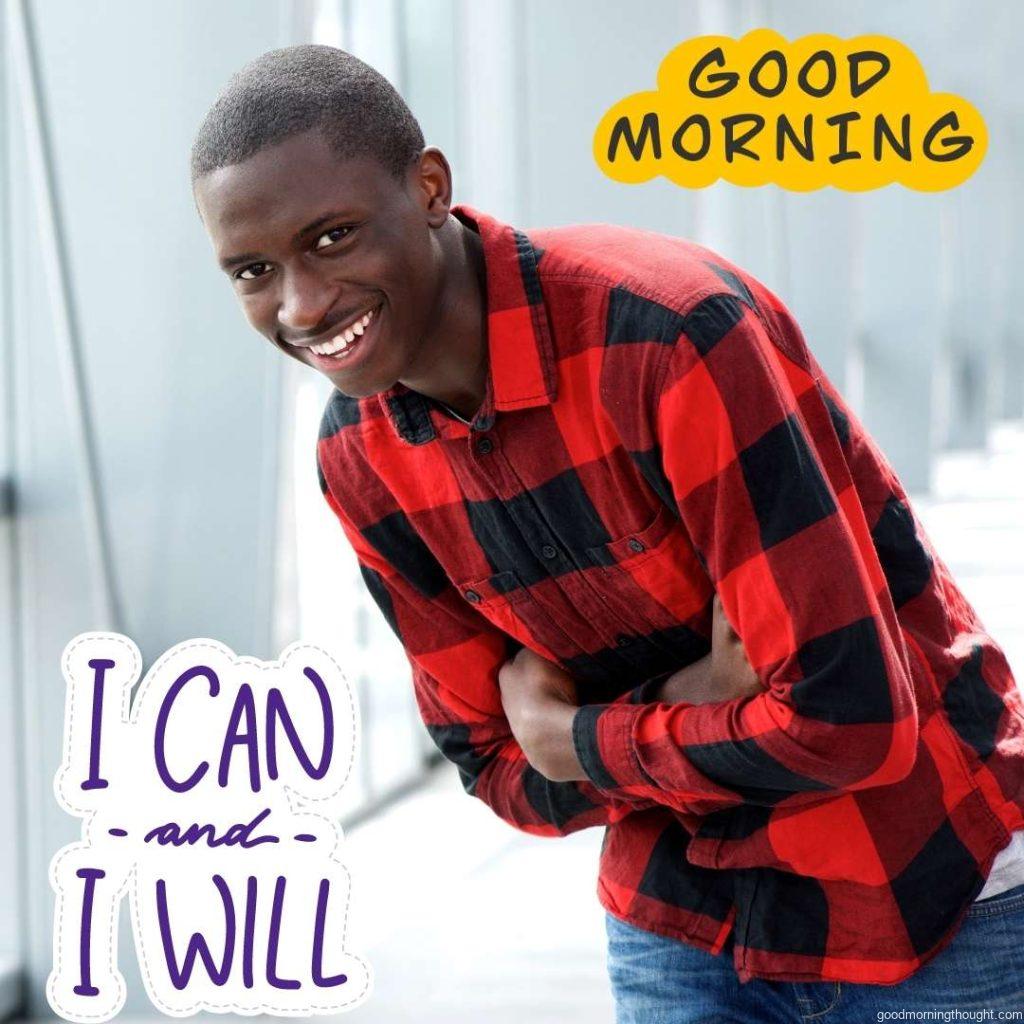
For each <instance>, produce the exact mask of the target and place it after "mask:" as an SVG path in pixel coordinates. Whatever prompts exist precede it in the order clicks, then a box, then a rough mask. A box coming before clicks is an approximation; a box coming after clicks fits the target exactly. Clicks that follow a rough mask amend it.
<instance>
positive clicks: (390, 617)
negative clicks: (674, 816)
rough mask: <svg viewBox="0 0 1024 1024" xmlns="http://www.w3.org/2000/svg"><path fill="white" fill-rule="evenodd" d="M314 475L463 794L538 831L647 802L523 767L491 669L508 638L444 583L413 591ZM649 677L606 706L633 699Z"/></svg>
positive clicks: (568, 827) (648, 800) (512, 647)
mask: <svg viewBox="0 0 1024 1024" xmlns="http://www.w3.org/2000/svg"><path fill="white" fill-rule="evenodd" d="M320 480H321V486H322V487H323V490H324V496H325V498H326V500H327V503H328V505H329V506H330V507H331V509H332V510H333V511H334V513H335V515H336V516H337V518H338V520H339V522H340V523H341V526H342V529H343V530H344V532H345V535H346V536H347V538H348V540H349V542H350V543H351V545H352V547H353V549H354V551H355V554H356V558H357V559H358V562H359V567H360V572H361V573H362V576H363V579H364V581H365V582H366V586H367V588H368V590H369V592H370V594H371V596H372V597H373V599H374V601H375V602H376V604H377V605H378V607H379V608H380V609H381V611H382V613H383V614H384V616H385V618H386V619H387V622H388V624H389V625H390V627H391V629H392V630H393V631H394V633H395V634H396V635H397V636H398V639H399V640H400V641H401V642H402V646H403V647H404V649H405V653H406V655H407V657H408V659H409V663H410V665H411V666H412V680H413V689H414V693H415V696H416V702H417V705H418V708H419V713H420V717H421V718H422V720H423V722H424V724H425V726H426V728H427V731H428V733H429V734H430V737H431V739H432V740H433V742H434V744H435V745H436V746H437V747H438V749H439V750H440V751H441V753H442V754H443V755H444V757H446V758H447V759H448V760H449V761H451V762H453V763H454V764H455V765H456V766H457V767H458V769H459V775H460V777H461V780H462V784H463V787H464V788H465V790H466V792H467V793H469V794H470V795H472V796H475V797H478V798H479V799H480V800H482V801H483V802H484V803H485V804H487V805H488V806H489V807H490V808H491V809H492V810H493V811H494V812H495V813H496V814H497V815H498V816H499V817H500V818H502V819H503V820H504V821H506V822H507V823H508V824H510V825H512V826H513V827H515V828H517V829H520V830H521V831H523V832H528V833H531V834H534V835H542V836H560V835H568V834H569V833H571V832H575V831H578V830H579V829H583V828H588V827H591V826H596V825H609V824H612V823H614V822H616V821H618V820H620V819H621V818H623V817H625V816H626V815H627V814H629V813H630V812H631V811H636V810H642V809H645V808H648V807H652V806H655V804H656V803H657V801H656V800H654V799H653V798H652V797H651V796H650V795H649V794H647V793H642V794H633V793H631V792H630V789H629V786H623V787H621V788H619V787H610V788H604V789H599V788H598V787H596V786H594V785H593V784H591V783H590V782H587V781H582V782H552V781H550V780H549V779H547V778H545V777H544V776H543V775H541V774H540V772H538V771H537V770H536V769H535V768H533V767H532V766H531V765H530V763H529V762H528V761H527V759H526V755H525V754H524V753H523V750H522V747H520V746H519V743H518V742H517V741H516V739H515V737H514V736H513V735H512V733H511V730H510V728H509V724H508V720H507V719H506V717H505V713H504V709H503V708H502V705H501V693H500V689H499V686H498V669H499V668H500V667H501V666H502V664H504V662H505V661H506V660H508V659H509V658H510V657H512V656H513V655H514V654H515V652H516V650H517V649H518V646H519V645H518V642H517V641H514V640H513V639H512V638H511V637H509V636H508V635H506V634H505V633H503V632H502V631H500V630H499V629H498V628H497V627H495V626H494V625H493V624H492V623H490V622H489V621H488V620H487V619H485V618H484V617H483V616H482V615H480V614H479V613H478V612H476V611H475V610H474V609H472V608H470V607H469V606H468V605H467V604H466V602H465V601H464V600H463V598H462V597H461V595H460V594H459V592H458V591H457V590H456V588H455V587H454V585H451V584H449V585H447V586H444V587H442V588H441V589H440V590H439V591H438V592H436V593H432V594H430V595H429V596H428V595H425V594H424V593H422V592H421V590H420V589H418V588H417V587H416V586H415V585H414V584H413V583H412V582H410V581H409V580H408V579H407V578H406V577H405V576H403V575H402V574H401V573H400V572H399V571H398V570H397V569H396V568H395V567H394V566H393V565H391V563H390V562H389V561H388V560H387V559H385V558H384V557H383V556H382V555H381V554H380V552H379V551H377V550H376V549H375V548H374V547H373V546H372V544H370V543H369V542H368V541H367V539H366V537H365V536H364V535H363V534H362V533H361V532H360V530H359V529H358V528H357V527H356V526H355V524H354V523H353V522H352V520H351V519H350V518H349V516H348V515H347V514H346V512H345V510H344V509H343V507H342V506H341V504H340V503H339V502H338V500H337V499H336V497H335V495H334V494H333V493H332V491H331V489H330V487H329V485H328V484H327V482H326V480H325V478H324V476H323V473H322V472H321V473H320ZM423 555H424V557H426V556H427V555H429V553H428V552H425V553H423ZM438 569H439V567H438ZM438 575H440V570H439V572H438ZM654 682H656V680H649V681H647V682H645V683H643V684H641V685H640V686H638V687H636V688H634V689H633V690H631V691H629V692H627V693H625V694H623V695H622V696H621V697H620V698H618V700H616V701H615V702H614V703H612V704H610V705H606V706H609V707H618V706H620V705H622V704H625V703H627V702H629V701H632V700H639V699H643V695H644V692H645V688H646V687H648V686H650V685H651V684H652V683H654Z"/></svg>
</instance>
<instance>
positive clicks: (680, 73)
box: [594, 29, 988, 192]
mask: <svg viewBox="0 0 1024 1024" xmlns="http://www.w3.org/2000/svg"><path fill="white" fill-rule="evenodd" d="M987 146H988V133H987V131H986V129H985V122H984V121H983V120H982V118H981V115H980V114H979V113H978V111H977V110H976V109H975V107H974V106H972V105H971V104H970V103H969V102H967V100H965V99H963V98H962V97H960V96H955V95H953V94H951V93H941V92H932V91H931V90H930V89H929V87H928V78H927V76H926V75H925V72H924V68H923V67H922V66H921V62H920V61H919V60H918V59H917V57H916V56H915V55H914V53H913V52H912V51H911V50H910V49H908V48H907V47H906V46H904V45H903V43H900V42H898V41H897V40H895V39H891V38H889V37H888V36H879V35H865V36H857V37H856V38H854V39H840V38H839V37H838V36H831V35H811V36H803V37H802V38H800V39H795V40H793V42H789V41H787V40H786V39H784V38H783V37H782V36H780V35H779V34H778V33H777V32H773V31H771V30H770V29H757V30H756V31H754V32H750V33H748V34H747V35H745V36H743V38H742V39H732V38H730V37H728V36H700V37H698V38H695V39H689V40H687V41H686V42H684V43H681V44H680V45H679V46H677V47H676V48H675V49H674V50H672V51H671V53H669V54H668V56H667V57H666V58H665V59H664V60H663V61H662V62H661V67H660V68H659V69H658V88H657V89H656V90H655V91H653V92H638V93H634V94H633V95H632V96H627V97H626V98H625V99H623V100H620V101H619V102H618V103H616V104H615V106H613V107H612V108H611V109H610V110H609V111H608V112H607V113H606V114H605V115H604V117H602V118H601V121H600V123H599V124H598V126H597V130H596V132H595V133H594V159H595V160H596V161H597V164H598V166H599V167H600V168H601V170H602V171H604V173H605V174H607V175H608V177H610V178H614V179H615V180H616V181H621V182H623V183H625V184H637V183H639V182H643V181H649V180H650V179H651V178H654V177H657V176H658V175H659V174H660V175H663V176H664V177H666V178H668V179H669V180H670V181H673V182H675V183H676V184H677V185H682V186H684V187H686V188H704V187H705V186H706V185H710V184H712V183H713V182H715V181H717V180H718V179H719V178H724V179H725V180H726V181H731V182H732V183H733V184H735V185H744V186H755V185H766V184H776V185H780V186H782V187H783V188H787V189H791V190H793V191H796V192H808V191H811V190H813V189H818V188H823V187H824V186H826V185H834V186H835V187H836V188H841V189H845V190H847V191H849V192H863V191H866V190H868V189H873V188H880V187H882V186H884V185H888V184H891V183H892V182H899V183H900V184H902V185H905V186H906V187H907V188H912V189H917V190H919V191H922V192H938V191H941V190H942V189H948V188H953V187H954V186H955V185H959V184H960V183H961V182H963V181H966V180H967V178H969V177H970V176H971V175H972V174H973V173H974V171H975V169H976V168H977V167H978V165H979V164H980V163H981V161H982V159H983V157H984V156H985V150H986V148H987Z"/></svg>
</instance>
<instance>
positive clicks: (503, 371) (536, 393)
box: [378, 205, 556, 444]
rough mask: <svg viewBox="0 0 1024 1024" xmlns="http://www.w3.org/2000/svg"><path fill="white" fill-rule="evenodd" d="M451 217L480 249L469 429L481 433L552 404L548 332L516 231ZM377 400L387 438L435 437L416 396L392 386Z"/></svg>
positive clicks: (420, 440) (536, 281)
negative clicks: (474, 405) (478, 396)
mask: <svg viewBox="0 0 1024 1024" xmlns="http://www.w3.org/2000/svg"><path fill="white" fill-rule="evenodd" d="M451 212H452V215H453V216H455V217H457V218H458V219H459V220H460V221H462V223H463V224H465V225H467V226H468V227H470V228H472V229H475V230H476V231H477V233H478V234H479V235H480V239H481V241H482V243H483V252H484V266H485V270H486V281H487V296H486V300H487V355H488V370H487V381H486V385H485V394H484V400H483V403H482V404H481V406H480V409H479V411H478V412H477V415H476V417H475V418H474V420H473V429H474V430H489V429H490V428H491V427H492V426H493V425H494V419H495V416H496V414H497V413H499V412H508V411H511V410H514V409H528V408H531V407H534V406H540V405H549V404H550V403H551V402H553V401H554V399H555V395H556V383H555V363H554V354H553V349H552V344H551V327H550V324H549V323H548V314H547V309H546V308H545V306H544V297H543V295H542V294H541V287H540V277H539V276H538V273H537V262H538V260H539V259H540V256H541V252H540V250H538V249H536V248H534V246H533V244H532V243H531V242H530V240H529V238H527V237H526V235H524V234H523V233H522V232H521V231H517V230H516V229H515V228H513V227H510V226H509V225H507V224H502V223H501V222H500V221H498V220H496V219H495V218H493V217H489V216H488V215H487V214H485V213H481V212H479V211H478V210H475V209H473V208H472V207H470V206H465V205H460V206H453V207H452V210H451ZM378 398H379V400H380V404H381V409H382V410H383V411H384V414H385V415H386V416H387V418H388V421H389V422H390V423H391V426H392V427H393V428H394V430H395V432H396V433H397V434H398V436H399V437H401V438H402V439H403V440H405V441H407V442H408V443H409V444H424V443H425V442H427V441H430V440H432V439H433V438H434V437H436V436H437V430H436V426H435V420H434V417H433V416H432V415H431V411H432V410H436V406H434V405H433V403H432V402H430V400H429V399H427V398H426V397H424V396H423V395H421V394H420V393H419V392H417V391H413V390H412V389H410V388H407V387H406V386H405V385H404V384H401V383H398V384H395V385H394V386H393V387H391V388H388V389H387V390H386V391H382V392H380V394H379V395H378ZM441 415H443V414H441ZM445 418H446V419H447V417H445ZM452 422H457V421H452Z"/></svg>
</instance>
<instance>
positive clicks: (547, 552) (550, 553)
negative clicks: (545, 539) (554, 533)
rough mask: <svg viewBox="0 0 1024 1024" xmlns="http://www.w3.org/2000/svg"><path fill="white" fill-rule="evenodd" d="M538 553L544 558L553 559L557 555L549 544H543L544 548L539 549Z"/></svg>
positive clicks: (556, 551) (555, 550)
mask: <svg viewBox="0 0 1024 1024" xmlns="http://www.w3.org/2000/svg"><path fill="white" fill-rule="evenodd" d="M540 553H541V554H542V555H543V556H544V557H545V558H554V557H555V555H557V554H558V550H557V549H556V548H554V547H552V546H551V545H550V544H545V545H544V547H542V548H541V549H540Z"/></svg>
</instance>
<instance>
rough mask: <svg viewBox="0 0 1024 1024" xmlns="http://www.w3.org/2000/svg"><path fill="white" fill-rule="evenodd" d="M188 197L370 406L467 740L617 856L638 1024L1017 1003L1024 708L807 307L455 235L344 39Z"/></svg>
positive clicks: (390, 584)
mask: <svg viewBox="0 0 1024 1024" xmlns="http://www.w3.org/2000/svg"><path fill="white" fill-rule="evenodd" d="M192 177H193V185H194V191H195V196H196V201H197V205H198V208H199V211H200V214H201V216H202V219H203V222H204V224H205V226H206V228H207V230H208V232H209V234H210V237H211V239H212V241H213V245H214V248H215V251H216V253H217V258H218V259H219V261H220V263H221V266H222V267H223V269H224V271H225V272H226V274H227V275H228V278H229V280H230V282H231V284H232V287H233V288H234V289H235V291H236V293H237V295H238V298H239V301H240V302H241V304H242V307H243V310H244V312H245V315H246V317H247V318H248V320H249V322H250V323H251V324H252V326H253V327H254V328H255V329H256V330H257V331H258V332H259V333H260V334H262V335H264V337H266V338H267V339H268V340H269V341H270V342H271V343H272V344H273V345H275V346H276V347H278V348H279V349H280V350H281V351H282V352H284V353H285V354H286V355H288V356H290V357H292V358H293V359H297V360H299V361H300V362H303V363H306V364H308V365H309V366H310V367H311V368H312V369H314V370H316V371H318V372H320V373H323V374H325V375H326V376H327V377H328V379H329V380H330V381H331V382H332V384H333V385H334V387H335V390H334V392H333V393H332V396H331V399H330V401H329V403H328V405H327V408H326V410H325V413H324V417H323V423H322V427H321V431H320V439H319V442H318V448H317V464H318V468H319V470H320V479H321V485H322V488H323V491H324V495H325V497H326V500H327V501H328V503H329V504H330V506H331V508H332V509H333V510H334V512H335V514H336V515H337V517H338V520H339V522H340V524H341V527H342V529H343V530H344V533H345V535H346V536H347V538H348V541H349V542H350V543H351V545H352V547H353V548H354V550H355V553H356V555H357V557H358V559H359V562H360V565H361V568H362V572H363V577H364V579H365V581H366V584H367V587H368V588H369V591H370V593H371V594H372V595H373V597H374V599H375V600H376V602H377V604H378V605H379V606H380V608H381V610H382V612H383V614H384V615H385V616H386V617H387V619H388V621H389V623H390V624H391V626H392V628H393V629H394V630H395V632H396V633H397V635H398V636H399V638H400V639H401V641H402V643H403V645H404V647H405V650H406V652H407V654H408V656H409V661H410V664H411V666H412V676H413V686H414V690H415V694H416V698H417V701H418V704H419V708H420V711H421V714H422V716H423V720H424V722H425V723H426V726H427V728H428V730H429V731H430V734H431V736H432V737H433V739H434V741H435V742H436V743H437V745H438V747H439V748H440V750H441V751H442V752H443V753H444V755H445V756H446V757H447V758H449V759H450V760H451V761H453V762H454V763H455V764H456V765H457V766H458V768H459V771H460V773H461V776H462V780H463V783H464V785H465V787H466V789H467V790H468V791H469V792H470V793H472V794H473V795H475V796H476V797H478V798H480V799H481V800H483V801H484V802H486V803H487V804H488V805H489V806H490V807H491V808H492V809H493V810H494V811H495V812H496V813H497V814H498V815H500V816H501V817H502V818H503V819H504V820H505V821H507V822H509V823H510V824H511V825H513V826H515V827H517V828H519V829H522V830H524V831H526V832H530V833H533V834H535V835H546V836H559V835H565V834H568V833H570V832H573V831H576V830H578V829H581V828H587V827H593V826H603V827H605V828H606V835H605V841H604V844H603V847H602V854H601V872H600V882H599V890H598V891H599V897H600V899H601V902H602V904H603V906H604V907H605V909H606V911H607V922H608V932H609V970H610V973H611V978H612V983H613V990H614V993H615V997H616V1002H617V1007H618V1015H619V1020H620V1022H625V1021H634V1020H636V1021H644V1022H648V1024H653V1022H655V1021H658V1022H662V1021H664V1022H670V1024H674V1022H683V1021H697V1020H704V1019H710V1018H715V1019H718V1018H719V1017H725V1016H728V1017H729V1018H730V1019H735V1020H744V1021H751V1022H754V1021H756V1022H763V1021H766V1020H796V1019H799V1018H800V1016H801V1015H804V1014H806V1013H811V1012H819V1013H821V1012H825V1010H826V1009H827V1008H830V1007H831V1008H832V1010H833V1012H832V1017H831V1019H834V1020H839V1019H840V1016H839V1015H840V1014H844V1016H842V1018H841V1019H843V1020H858V1021H860V1020H864V1019H868V1017H867V1016H866V1014H868V1013H869V1012H874V1011H875V1010H880V1009H884V1008H909V1007H916V1006H921V1007H923V1008H934V1007H935V1006H939V1005H943V1004H944V1003H950V1004H955V1003H957V1002H958V1001H962V1000H963V997H964V996H966V995H968V994H969V992H968V991H966V990H965V985H966V986H968V987H969V986H970V985H975V986H976V990H977V992H978V993H984V996H985V1002H986V1005H987V1006H990V1007H993V1008H995V1007H997V1006H1007V1007H1010V1006H1011V1005H1013V1002H1012V1000H1013V999H1014V998H1015V997H1016V994H1017V993H1019V992H1020V991H1021V986H1022V983H1024V977H1022V968H1021V966H1020V963H1019V959H1018V950H1019V947H1020V944H1021V943H1022V942H1024V884H1022V883H1024V861H1022V858H1021V851H1022V848H1024V843H1022V838H1024V831H1022V830H1024V710H1022V705H1021V698H1020V694H1019V692H1018V690H1017V688H1016V686H1015V683H1014V680H1013V678H1012V676H1011V674H1010V670H1009V667H1008V665H1007V663H1006V660H1005V658H1004V656H1003V652H1002V651H1001V649H1000V648H999V646H998V645H997V644H996V643H995V641H994V640H993V639H992V638H991V637H990V636H989V635H988V634H987V633H986V631H985V630H984V628H983V626H982V624H981V623H980V622H979V621H978V619H977V616H976V614H975V612H974V610H973V609H972V608H971V606H970V605H969V603H968V602H967V601H966V600H965V599H964V597H963V595H962V594H961V593H960V591H959V590H958V589H957V587H956V585H955V583H954V582H953V580H952V578H951V577H950V575H949V572H948V570H947V569H946V567H945V566H944V565H943V563H942V562H941V560H940V559H939V557H938V555H937V554H936V552H935V551H934V548H933V547H932V545H931V544H930V542H929V540H928V539H927V537H926V536H925V534H924V531H923V530H922V529H921V525H920V523H919V522H918V520H917V518H916V517H915V516H914V514H913V511H912V508H911V505H910V502H909V500H908V498H907V495H906V493H905V491H904V490H903V488H902V486H901V485H900V482H899V480H898V479H897V477H896V476H895V474H894V473H893V471H892V469H891V467H890V466H889V465H888V463H887V462H886V460H885V458H884V457H883V455H882V454H881V452H880V451H879V450H878V448H877V446H876V445H875V444H874V443H873V442H872V440H871V439H870V437H869V436H868V434H867V433H866V432H865V430H864V428H863V426H862V425H861V424H860V423H859V422H858V420H857V419H856V417H855V416H854V415H853V414H852V413H851V411H850V410H849V409H848V408H847V406H846V404H845V403H844V401H843V399H842V397H841V396H840V395H839V393H838V392H837V391H836V390H835V388H834V387H833V386H832V385H831V383H830V382H829V381H828V379H827V377H826V376H825V374H824V373H823V371H822V370H821V368H820V366H819V365H818V363H817V361H816V360H815V359H814V357H813V355H812V354H811V352H810V351H809V350H808V348H807V345H806V343H805V341H804V339H803V337H802V335H801V333H800V331H799V328H798V327H797V325H796V324H795V322H794V321H793V319H792V318H791V316H790V315H789V313H788V312H787V310H786V309H785V307H784V306H783V305H782V304H781V303H780V302H779V300H778V299H777V298H776V297H775V296H774V295H773V294H772V293H771V292H770V291H768V289H766V288H765V287H764V286H763V285H761V284H760V283H759V282H758V281H756V280H755V279H754V278H752V277H751V276H750V275H748V274H746V273H745V272H743V271H742V270H741V269H740V268H738V267H736V266H734V265H733V264H731V263H730V262H728V261H727V260H725V259H723V258H721V257H719V256H717V255H716V254H714V253H712V252H710V251H708V250H706V249H703V248H701V247H700V246H697V245H695V244H693V243H690V242H687V241H683V240H681V239H675V238H669V237H666V236H661V235H656V234H652V233H649V232H641V231H636V230H630V229H626V228H617V227H611V226H607V225H600V226H580V227H569V228H560V229H548V230H538V231H530V232H528V233H524V232H522V231H518V230H516V229H514V228H512V227H510V226H508V225H505V224H501V223H499V222H498V221H497V220H495V219H494V218H492V217H489V216H487V215H486V214H484V213H482V212H480V211H477V210H474V209H471V208H470V207H467V206H453V205H452V176H451V171H450V168H449V166H448V163H447V161H446V160H445V158H444V156H443V155H442V154H441V153H440V152H439V151H438V150H437V149H435V148H432V147H427V146H425V144H424V139H423V136H422V133H421V132H420V129H419V126H418V125H417V123H416V121H415V119H414V118H413V116H412V114H411V113H410V112H409V110H408V108H407V107H406V105H405V103H404V102H403V101H402V99H401V98H400V97H399V96H398V94H397V93H396V92H395V91H394V89H393V88H392V87H391V86H390V85H389V84H388V83H387V81H386V80H385V79H384V78H383V77H381V76H380V75H379V74H377V73H376V72H375V71H373V69H371V68H369V67H367V66H366V65H365V64H363V63H361V62H360V61H358V60H356V59H355V58H353V57H351V56H350V55H348V54H346V53H343V52H342V51H339V50H335V49H332V48H330V47H321V46H302V47H293V48H289V49H286V50H278V51H273V52H271V53H268V54H265V55H264V56H263V57H261V58H259V59H258V60H256V61H254V62H253V63H252V64H250V65H248V66H247V67H245V68H243V69H242V70H241V71H240V72H239V73H238V74H237V75H236V76H235V77H234V78H233V79H232V81H231V82H230V83H229V84H228V86H227V87H226V89H225V91H224V92H223V93H222V95H221V96H220V97H219V99H218V100H217V102H216V103H215V105H214V106H213V107H212V108H211V110H210V112H209V114H208V115H207V117H206V119H205V121H204V122H203V124H202V126H201V128H200V131H199V134H198V137H197V139H196V142H195V146H194V149H193V155H192ZM997 922H998V923H999V924H1000V926H1001V928H1002V930H1000V929H997V927H996V925H997ZM954 940H955V941H954ZM721 954H727V955H721ZM843 982H845V983H846V984H841V983H843Z"/></svg>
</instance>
